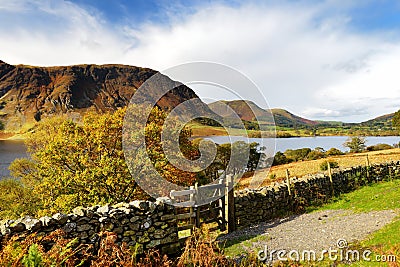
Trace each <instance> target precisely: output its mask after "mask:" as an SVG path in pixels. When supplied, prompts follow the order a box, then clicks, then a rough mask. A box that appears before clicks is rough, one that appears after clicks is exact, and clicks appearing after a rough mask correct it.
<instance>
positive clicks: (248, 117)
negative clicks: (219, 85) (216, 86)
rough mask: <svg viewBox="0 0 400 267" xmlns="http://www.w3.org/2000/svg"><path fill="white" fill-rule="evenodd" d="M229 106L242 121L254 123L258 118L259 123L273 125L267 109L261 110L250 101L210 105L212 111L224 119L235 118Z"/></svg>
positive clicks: (220, 102)
mask: <svg viewBox="0 0 400 267" xmlns="http://www.w3.org/2000/svg"><path fill="white" fill-rule="evenodd" d="M227 105H228V106H229V107H230V108H231V109H232V110H233V111H234V112H235V113H236V114H237V115H238V116H239V117H240V118H241V119H242V120H245V121H254V120H255V118H256V116H257V118H258V120H259V121H262V122H263V123H266V124H273V119H272V116H271V113H270V112H269V111H267V110H265V109H262V108H260V107H259V106H257V105H256V104H255V103H253V102H252V101H249V100H233V101H224V100H221V101H216V102H213V103H210V104H208V106H209V107H210V109H211V110H212V111H214V112H215V113H217V114H219V115H220V116H222V117H225V118H226V117H231V118H232V117H233V116H232V115H231V113H230V110H229V109H227V108H226V106H227Z"/></svg>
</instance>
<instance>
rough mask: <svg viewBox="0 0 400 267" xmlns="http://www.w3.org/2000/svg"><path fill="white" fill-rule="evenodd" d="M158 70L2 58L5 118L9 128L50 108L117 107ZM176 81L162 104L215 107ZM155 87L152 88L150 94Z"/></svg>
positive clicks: (0, 111)
mask: <svg viewBox="0 0 400 267" xmlns="http://www.w3.org/2000/svg"><path fill="white" fill-rule="evenodd" d="M155 73H157V72H156V71H155V70H152V69H148V68H140V67H134V66H127V65H75V66H60V67H33V66H25V65H16V66H13V65H9V64H7V63H5V62H3V61H0V119H2V120H3V121H5V122H6V129H7V125H8V126H10V127H9V128H18V127H17V125H18V124H19V125H20V126H21V125H23V124H24V123H26V122H32V121H35V120H36V121H38V120H40V119H42V118H43V117H47V116H50V115H51V114H62V113H63V114H70V115H71V116H79V114H82V113H83V112H86V111H88V110H94V111H97V112H106V111H111V110H115V109H116V108H118V107H122V106H126V105H127V104H128V103H129V101H130V99H131V97H132V96H133V94H134V93H135V91H136V89H137V88H139V87H140V86H141V85H142V84H143V82H144V81H146V80H147V79H148V78H150V77H151V76H152V75H154V74H155ZM167 79H168V78H167ZM170 81H171V80H170ZM171 82H173V81H171ZM175 83H176V86H177V87H176V88H174V89H173V90H171V91H169V92H168V93H167V94H165V95H164V96H163V97H162V98H161V99H160V100H159V101H158V102H157V105H158V106H159V107H161V108H162V109H165V110H171V109H172V108H174V107H175V106H177V105H178V104H180V103H182V102H184V101H186V100H188V99H198V101H196V104H197V105H199V106H198V109H200V110H205V111H207V112H211V111H210V110H209V108H208V106H207V105H206V104H204V103H203V102H201V100H200V99H199V98H198V97H197V95H196V94H195V93H194V92H193V90H191V89H190V88H189V87H187V86H185V85H182V84H179V83H177V82H174V84H175ZM152 91H153V89H152V88H149V96H150V95H151V94H152Z"/></svg>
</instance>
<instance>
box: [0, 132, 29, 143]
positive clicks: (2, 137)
mask: <svg viewBox="0 0 400 267" xmlns="http://www.w3.org/2000/svg"><path fill="white" fill-rule="evenodd" d="M23 140H25V136H24V135H23V134H15V133H2V132H0V141H23Z"/></svg>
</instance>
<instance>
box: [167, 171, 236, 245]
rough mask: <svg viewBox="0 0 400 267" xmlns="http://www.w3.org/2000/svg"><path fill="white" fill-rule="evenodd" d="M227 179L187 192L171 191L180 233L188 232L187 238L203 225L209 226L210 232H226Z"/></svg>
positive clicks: (193, 188) (192, 187)
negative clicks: (195, 228)
mask: <svg viewBox="0 0 400 267" xmlns="http://www.w3.org/2000/svg"><path fill="white" fill-rule="evenodd" d="M229 185H230V184H227V183H226V180H225V179H220V180H218V181H217V182H215V183H214V184H208V185H204V186H197V184H196V185H195V186H191V187H190V188H189V189H187V190H182V191H171V193H170V197H171V200H172V202H173V204H174V205H175V214H176V219H177V223H178V232H179V233H182V232H183V231H185V230H186V235H185V234H183V235H181V237H183V238H186V237H187V236H188V235H190V234H191V233H192V232H191V231H192V230H193V228H194V227H197V228H198V227H200V226H201V225H202V224H207V225H209V230H210V231H214V230H216V229H220V230H221V231H225V230H226V226H227V219H226V207H227V206H226V204H227V203H226V200H227V199H226V195H227V194H226V193H227V192H228V190H227V188H229V187H227V186H229Z"/></svg>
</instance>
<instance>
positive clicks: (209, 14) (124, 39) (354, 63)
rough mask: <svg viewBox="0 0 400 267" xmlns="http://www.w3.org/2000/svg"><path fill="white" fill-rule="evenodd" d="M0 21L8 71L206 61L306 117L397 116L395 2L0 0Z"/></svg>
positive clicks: (399, 6) (1, 53)
mask: <svg viewBox="0 0 400 267" xmlns="http://www.w3.org/2000/svg"><path fill="white" fill-rule="evenodd" d="M0 20H1V23H0V35H1V36H2V38H1V42H0V59H1V60H3V61H5V62H8V63H10V64H29V65H45V66H52V65H72V64H82V63H94V64H104V63H121V64H129V65H136V66H143V67H150V68H153V69H157V70H160V71H162V70H165V69H167V68H170V67H172V66H175V65H177V64H182V63H185V62H191V61H211V62H218V63H221V64H226V65H228V66H231V67H233V68H235V69H237V70H239V71H241V72H242V73H244V74H245V75H247V76H248V77H249V78H250V79H252V80H253V81H254V82H255V83H256V84H257V85H258V87H259V88H260V90H261V91H262V93H263V94H264V95H265V96H266V99H267V101H268V103H269V106H270V107H282V108H286V109H288V110H290V111H292V112H294V113H296V114H299V115H301V116H305V117H308V118H311V119H323V120H342V121H347V122H358V121H363V120H367V119H370V118H372V117H375V116H379V115H382V114H385V113H390V112H394V111H396V110H398V109H399V108H400V78H399V77H398V76H399V75H398V73H397V70H398V69H400V2H398V1H385V0H381V1H379V0H377V1H356V0H349V1H341V0H325V1H312V0H308V1H307V0H304V1H292V0H286V1H284V0H283V1H277V0H276V1H200V0H198V1H183V0H182V1H167V0H160V1H153V0H150V1H145V0H143V1H128V0H114V1H106V0H98V1H95V0H77V1H61V0H43V1H31V0H15V1H8V0H0ZM194 90H195V91H196V93H197V94H198V95H200V96H201V97H202V98H204V99H206V98H207V99H209V101H211V100H220V99H228V100H230V99H236V98H238V97H237V95H232V94H230V93H229V92H226V91H221V90H216V89H215V88H211V89H210V88H200V87H195V86H194ZM237 93H238V94H239V95H240V97H242V98H244V99H250V100H252V101H254V102H256V103H258V104H260V105H263V104H262V103H261V102H260V101H258V99H253V98H255V97H254V96H253V95H251V94H249V93H248V92H247V91H246V89H245V88H244V89H243V90H242V91H240V92H237ZM210 99H211V100H210ZM263 107H264V108H266V106H265V105H264V106H263Z"/></svg>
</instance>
